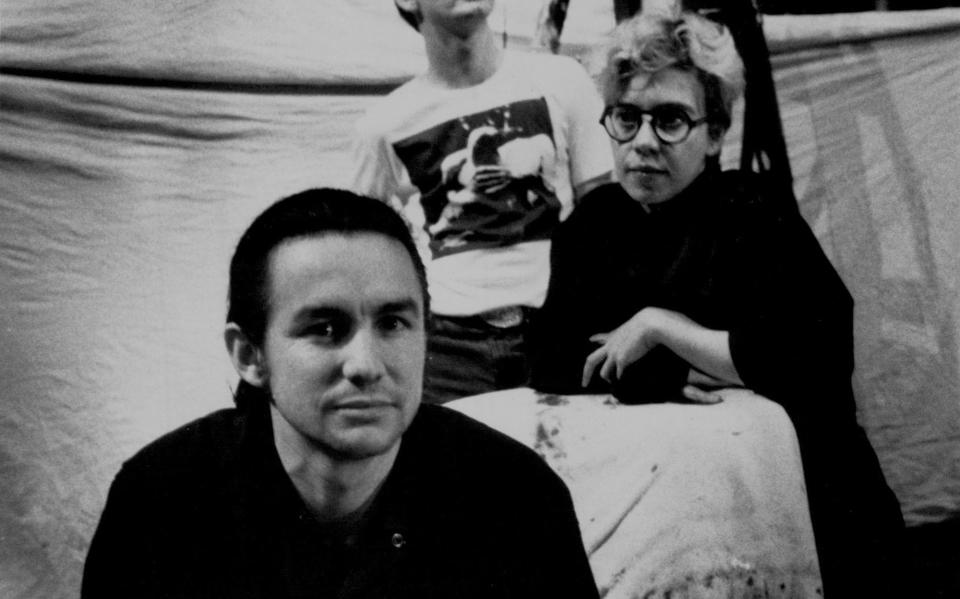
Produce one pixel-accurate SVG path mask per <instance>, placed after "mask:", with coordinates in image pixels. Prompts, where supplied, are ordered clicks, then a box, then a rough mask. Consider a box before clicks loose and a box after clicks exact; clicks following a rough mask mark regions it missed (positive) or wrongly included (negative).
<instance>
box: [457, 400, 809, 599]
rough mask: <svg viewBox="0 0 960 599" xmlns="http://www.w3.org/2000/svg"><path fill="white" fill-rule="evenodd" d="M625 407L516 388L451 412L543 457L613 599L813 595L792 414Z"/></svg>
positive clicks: (771, 408)
mask: <svg viewBox="0 0 960 599" xmlns="http://www.w3.org/2000/svg"><path fill="white" fill-rule="evenodd" d="M722 394H723V397H724V401H723V402H722V403H719V404H716V405H689V404H648V405H632V406H625V405H620V404H618V403H617V402H616V400H614V399H613V398H612V397H610V396H602V395H575V396H556V395H539V394H537V393H535V392H534V391H533V390H531V389H511V390H507V391H500V392H496V393H488V394H484V395H476V396H473V397H468V398H464V399H460V400H457V401H454V402H451V403H449V404H447V405H448V406H449V407H452V408H454V409H456V410H458V411H460V412H463V413H464V414H467V415H469V416H471V417H473V418H476V419H477V420H480V421H481V422H484V423H486V424H488V425H490V426H492V427H493V428H495V429H497V430H499V431H501V432H503V433H506V434H507V435H509V436H511V437H513V438H514V439H516V440H518V441H520V442H521V443H523V444H525V445H527V446H528V447H531V448H533V449H534V450H535V451H537V453H539V454H540V455H541V456H542V457H543V458H544V460H546V462H547V463H548V464H549V465H550V466H551V467H552V468H553V469H554V470H555V471H556V472H557V473H558V474H559V475H560V476H561V478H563V479H564V481H565V482H566V483H567V486H568V487H569V489H570V493H571V495H572V496H573V502H574V507H575V509H576V510H577V517H578V518H579V520H580V528H581V532H582V534H583V540H584V544H585V546H586V548H587V553H588V555H589V558H590V565H591V567H592V569H593V573H594V578H595V579H596V581H597V585H598V586H599V587H600V591H601V594H602V596H603V597H605V598H606V599H620V598H623V599H630V598H632V597H646V598H649V599H667V598H669V597H698V598H702V599H710V598H714V597H716V598H724V597H769V598H771V599H780V598H788V597H789V598H794V599H804V598H810V599H814V598H815V597H819V596H821V594H822V591H820V570H819V566H818V565H817V552H816V548H815V546H814V541H813V530H812V529H811V525H810V513H809V511H808V508H807V502H806V497H807V495H806V490H805V488H804V483H803V468H802V466H801V463H800V453H799V448H798V446H797V440H796V435H795V433H794V430H793V425H792V424H791V423H790V419H789V418H788V417H787V415H786V413H785V412H784V411H783V408H781V407H780V406H778V405H777V404H775V403H773V402H771V401H769V400H767V399H764V398H762V397H760V396H758V395H755V394H753V393H750V392H749V391H744V390H734V389H730V390H725V391H723V392H722Z"/></svg>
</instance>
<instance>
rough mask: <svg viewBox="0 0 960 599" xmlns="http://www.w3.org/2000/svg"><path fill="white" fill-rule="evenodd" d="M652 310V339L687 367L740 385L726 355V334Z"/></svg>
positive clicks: (727, 349) (681, 316)
mask: <svg viewBox="0 0 960 599" xmlns="http://www.w3.org/2000/svg"><path fill="white" fill-rule="evenodd" d="M647 310H651V311H655V312H654V316H655V321H656V323H657V324H656V326H655V328H654V330H655V331H656V333H655V340H656V341H657V342H658V343H659V344H661V345H665V346H666V347H668V348H670V350H671V351H672V352H673V353H675V354H677V355H678V356H680V357H681V358H683V359H684V360H685V361H687V362H688V363H689V364H690V365H691V366H693V367H694V368H696V369H697V370H700V371H701V372H704V373H706V374H708V375H710V376H712V377H715V378H717V379H720V380H722V381H724V382H727V383H731V384H735V385H742V384H743V380H742V379H741V378H740V374H739V373H738V372H737V368H736V366H734V364H733V358H732V356H731V355H730V333H729V332H728V331H720V330H714V329H708V328H706V327H704V326H701V325H700V324H698V323H696V322H694V321H693V320H691V319H690V318H688V317H686V316H684V315H683V314H680V313H679V312H674V311H671V310H664V309H662V308H647Z"/></svg>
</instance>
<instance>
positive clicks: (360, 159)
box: [352, 52, 611, 315]
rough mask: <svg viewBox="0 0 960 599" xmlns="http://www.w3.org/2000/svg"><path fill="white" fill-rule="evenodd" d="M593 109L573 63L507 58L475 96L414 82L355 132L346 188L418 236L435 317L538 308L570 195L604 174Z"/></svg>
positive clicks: (589, 90)
mask: <svg viewBox="0 0 960 599" xmlns="http://www.w3.org/2000/svg"><path fill="white" fill-rule="evenodd" d="M601 110H602V105H601V102H600V99H599V97H598V96H597V93H596V91H595V90H594V88H593V85H592V83H591V82H590V80H589V78H588V77H587V75H586V73H585V72H584V70H583V68H582V67H581V66H580V65H579V64H578V63H577V62H576V61H574V60H573V59H570V58H567V57H558V56H553V55H541V54H519V53H512V52H507V53H505V55H504V60H503V63H502V64H501V66H500V68H499V69H498V70H497V72H496V73H495V74H494V75H493V76H492V77H491V78H490V79H488V80H487V81H485V82H483V83H481V84H479V85H477V86H474V87H470V88H465V89H452V90H451V89H446V88H439V87H437V86H435V85H432V84H430V83H429V82H427V81H426V80H425V79H424V78H416V79H414V80H412V81H410V82H409V83H407V84H405V85H403V86H402V87H400V88H399V89H397V90H396V91H394V92H393V93H391V94H390V95H389V96H387V97H386V98H385V99H384V100H382V101H381V102H380V103H379V104H378V105H376V106H375V107H374V108H373V109H371V110H370V111H369V112H368V113H367V115H366V116H365V117H364V118H363V119H362V120H361V121H360V122H359V123H358V127H357V129H358V139H357V143H356V148H355V160H356V162H355V164H356V171H355V173H354V176H353V179H352V181H353V184H352V188H353V189H354V190H355V191H357V192H359V193H362V194H365V195H370V196H373V197H377V198H380V199H383V200H385V201H389V202H391V203H393V204H394V205H396V206H397V207H398V208H399V209H401V210H402V212H403V213H404V214H405V215H406V216H407V218H408V220H409V221H410V222H411V224H412V225H413V226H414V228H415V232H416V233H417V234H419V235H420V237H421V242H422V246H423V253H424V254H425V260H426V262H427V274H428V280H429V285H430V294H431V303H432V306H433V310H434V312H436V313H438V314H448V315H464V314H476V313H479V312H483V311H486V310H490V309H494V308H499V307H503V306H507V305H526V306H533V307H538V306H540V304H541V303H542V302H543V298H544V295H545V294H546V288H547V282H548V281H549V275H550V268H549V239H550V236H551V234H552V233H553V230H554V228H555V227H556V225H557V224H558V223H559V222H560V221H561V220H562V219H564V218H566V216H567V215H568V214H569V213H570V211H571V210H572V208H573V188H574V186H576V185H578V184H579V183H581V182H584V181H588V180H590V179H593V178H595V177H598V176H600V175H603V174H605V173H607V172H609V171H610V168H611V153H610V147H609V142H608V141H607V137H606V134H605V133H604V132H603V129H602V127H601V126H600V124H599V123H598V120H599V116H600V112H601Z"/></svg>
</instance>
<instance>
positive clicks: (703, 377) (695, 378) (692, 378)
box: [687, 368, 726, 387]
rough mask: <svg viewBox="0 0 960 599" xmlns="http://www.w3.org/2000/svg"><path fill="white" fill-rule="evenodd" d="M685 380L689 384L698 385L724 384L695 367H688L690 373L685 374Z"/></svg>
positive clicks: (721, 385) (719, 385) (720, 385)
mask: <svg viewBox="0 0 960 599" xmlns="http://www.w3.org/2000/svg"><path fill="white" fill-rule="evenodd" d="M687 382H688V383H690V384H691V385H697V386H698V387H723V386H725V385H726V383H725V382H724V381H722V380H721V379H718V378H717V377H715V376H711V375H709V374H707V373H705V372H701V371H699V370H697V369H696V368H691V369H690V374H688V375H687Z"/></svg>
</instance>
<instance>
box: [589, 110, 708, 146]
mask: <svg viewBox="0 0 960 599" xmlns="http://www.w3.org/2000/svg"><path fill="white" fill-rule="evenodd" d="M648 119H649V121H650V126H651V127H653V132H654V134H655V135H656V136H657V139H659V140H660V141H661V142H662V143H665V144H678V143H680V142H682V141H683V140H685V139H687V136H688V135H690V132H691V131H693V129H694V127H698V126H700V125H702V124H703V123H705V122H707V118H706V117H702V118H699V119H692V118H690V115H688V114H687V112H686V110H684V109H683V108H682V107H680V106H674V105H671V104H666V105H663V106H657V107H655V108H652V109H651V110H641V109H640V108H638V107H637V106H634V105H633V104H614V105H612V106H607V107H606V108H604V109H603V114H602V115H600V124H601V125H603V128H604V129H606V130H607V135H609V136H610V137H611V138H613V139H615V140H616V141H618V142H620V143H626V142H628V141H631V140H632V139H633V138H634V137H636V136H637V133H639V132H640V127H642V126H643V122H644V121H646V120H648Z"/></svg>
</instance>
